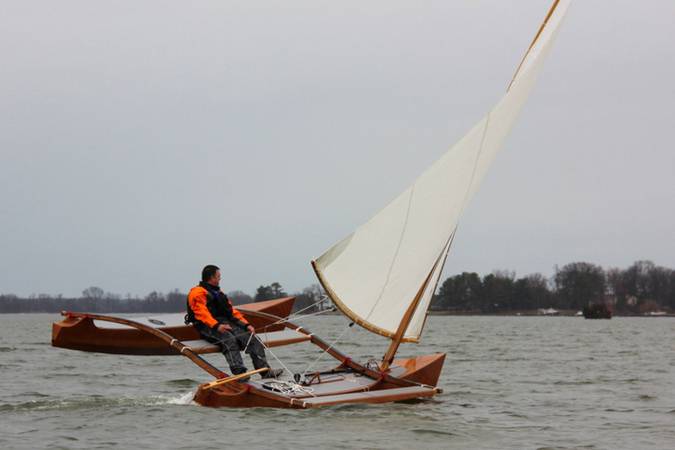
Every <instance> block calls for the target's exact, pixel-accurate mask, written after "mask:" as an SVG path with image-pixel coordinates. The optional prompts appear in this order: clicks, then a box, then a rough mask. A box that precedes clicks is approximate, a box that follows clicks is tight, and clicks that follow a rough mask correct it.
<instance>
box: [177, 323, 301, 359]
mask: <svg viewBox="0 0 675 450" xmlns="http://www.w3.org/2000/svg"><path fill="white" fill-rule="evenodd" d="M258 336H259V337H260V339H262V341H263V343H264V344H265V345H266V346H267V347H280V346H282V345H290V344H296V343H298V342H305V341H309V340H310V339H311V338H310V337H309V336H307V335H306V334H303V333H299V332H297V331H295V330H291V329H290V328H286V329H284V330H281V331H273V332H270V333H258ZM182 343H183V344H184V345H187V346H188V347H189V348H190V350H192V351H193V352H195V353H199V354H203V353H217V352H220V349H219V348H218V346H217V345H215V344H212V343H210V342H208V341H206V340H204V339H195V340H191V341H182Z"/></svg>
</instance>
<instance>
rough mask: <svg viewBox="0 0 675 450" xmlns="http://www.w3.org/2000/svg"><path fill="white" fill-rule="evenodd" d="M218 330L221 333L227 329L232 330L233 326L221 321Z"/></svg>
mask: <svg viewBox="0 0 675 450" xmlns="http://www.w3.org/2000/svg"><path fill="white" fill-rule="evenodd" d="M216 330H218V332H219V333H224V332H226V331H232V327H231V326H229V325H227V324H225V323H221V324H220V325H218V328H216Z"/></svg>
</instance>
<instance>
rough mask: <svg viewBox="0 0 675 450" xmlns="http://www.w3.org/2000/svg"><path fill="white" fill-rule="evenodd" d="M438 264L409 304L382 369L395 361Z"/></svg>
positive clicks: (385, 356)
mask: <svg viewBox="0 0 675 450" xmlns="http://www.w3.org/2000/svg"><path fill="white" fill-rule="evenodd" d="M436 264H438V261H436ZM436 264H434V267H432V268H431V272H429V275H427V278H426V279H425V280H424V283H422V286H421V287H420V288H419V290H418V291H417V294H415V298H414V299H413V301H412V303H410V306H408V309H407V310H406V312H405V314H403V319H401V323H400V324H399V325H398V329H397V330H396V333H395V334H394V337H393V338H392V340H391V344H390V345H389V348H388V349H387V353H385V354H384V357H383V358H382V364H381V365H380V369H381V370H382V371H385V370H388V369H389V366H390V365H391V363H392V362H393V361H394V356H396V351H397V350H398V347H399V346H400V345H401V341H402V340H403V335H404V334H405V331H406V330H407V329H408V325H410V321H411V320H412V318H413V315H415V311H416V310H417V306H418V305H419V304H420V300H421V299H422V295H424V290H425V289H426V288H427V285H428V284H429V281H430V280H431V276H432V275H433V273H434V270H435V269H436Z"/></svg>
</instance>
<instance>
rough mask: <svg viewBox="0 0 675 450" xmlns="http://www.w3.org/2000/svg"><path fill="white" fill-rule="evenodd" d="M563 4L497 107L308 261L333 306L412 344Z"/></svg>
mask: <svg viewBox="0 0 675 450" xmlns="http://www.w3.org/2000/svg"><path fill="white" fill-rule="evenodd" d="M569 3H570V0H557V1H555V2H554V3H553V6H552V7H551V9H550V10H549V13H548V15H547V16H546V19H545V21H544V23H543V24H542V26H541V28H540V29H539V31H538V33H537V35H536V36H535V39H534V41H533V42H532V45H531V46H530V48H529V49H528V51H527V53H526V55H525V57H524V59H523V61H522V62H521V64H520V66H519V68H518V70H517V71H516V74H515V76H514V78H513V80H512V82H511V85H510V86H509V89H508V91H507V92H506V94H505V95H504V97H503V98H502V99H501V101H500V102H499V103H497V105H496V106H495V107H494V108H493V109H492V110H491V111H490V112H489V113H488V114H487V115H486V116H485V117H483V119H482V120H480V121H479V122H478V123H477V124H476V125H475V126H474V127H473V128H471V130H470V131H469V132H468V133H467V134H466V135H465V136H464V137H463V138H462V139H461V140H460V141H459V142H457V143H456V144H455V145H454V146H453V147H452V148H450V150H449V151H448V152H447V153H445V154H444V155H443V156H442V157H441V158H440V159H439V160H438V161H436V162H435V163H434V164H433V165H432V166H431V167H429V168H428V169H427V170H426V172H424V173H423V174H422V175H421V176H420V177H419V178H417V180H415V182H414V183H413V185H412V186H410V187H409V188H408V189H406V190H405V191H404V192H403V193H402V194H401V195H399V196H398V197H397V198H396V199H394V200H393V201H392V202H391V203H390V204H389V205H387V206H386V207H385V208H384V209H383V210H381V211H380V212H379V213H377V214H376V215H375V216H374V217H373V218H371V219H370V220H369V221H368V222H367V223H365V224H363V225H362V226H360V227H359V228H358V229H357V230H356V231H354V233H352V234H351V235H350V236H348V237H347V238H345V239H343V240H342V241H340V242H339V243H337V244H335V245H334V246H332V247H331V248H330V249H328V250H327V251H326V252H325V253H324V254H323V255H321V256H320V257H319V258H317V259H316V261H313V266H314V269H315V271H316V273H317V276H318V277H319V280H320V282H321V284H322V285H323V286H324V288H325V289H326V291H327V293H328V294H329V296H330V297H331V298H332V300H333V301H334V302H335V304H336V306H337V307H338V308H339V309H340V310H341V311H342V312H343V313H344V314H345V315H347V316H348V317H349V318H351V319H352V320H353V321H355V322H356V323H358V324H359V325H361V326H363V327H365V328H366V329H368V330H370V331H372V332H375V333H378V334H381V335H383V336H388V337H394V335H395V333H396V331H397V329H398V328H399V326H400V324H401V323H402V320H403V318H404V316H405V315H406V311H408V310H409V308H410V307H411V304H413V303H414V302H417V304H416V305H413V308H414V314H413V316H412V319H411V320H410V322H409V324H408V325H407V328H406V329H405V333H404V335H403V340H404V341H412V342H417V341H418V340H419V337H420V335H421V333H422V328H423V327H424V321H425V317H426V313H427V309H428V307H429V303H430V302H431V298H432V296H433V293H434V291H435V289H436V285H437V283H438V279H439V277H440V275H441V272H442V269H443V264H444V262H445V257H446V255H447V253H448V251H449V249H450V246H451V244H452V238H453V236H454V232H455V229H456V228H457V223H458V221H459V218H460V215H461V214H462V211H463V209H464V207H465V206H466V204H467V201H468V200H469V199H470V198H471V196H472V195H473V193H474V192H475V191H476V189H477V188H478V186H479V185H480V182H481V180H482V179H483V176H484V175H485V172H486V171H487V169H488V167H489V166H490V163H491V162H492V160H493V159H494V157H495V155H496V153H497V151H498V150H499V148H500V147H501V146H502V143H503V142H504V139H505V138H506V136H507V134H508V133H509V131H510V130H511V127H512V126H513V123H514V121H515V120H516V117H517V116H518V113H519V112H520V109H521V107H522V106H523V103H524V102H525V100H526V99H527V96H528V94H529V92H530V90H531V89H532V86H533V85H534V83H535V80H536V78H537V74H538V73H539V70H540V68H541V66H542V62H543V60H544V59H545V56H546V54H547V53H548V51H549V48H550V46H551V42H552V41H553V38H554V35H555V34H556V31H557V29H558V27H559V25H560V22H561V20H562V18H563V16H564V15H565V12H566V10H567V8H568V6H569Z"/></svg>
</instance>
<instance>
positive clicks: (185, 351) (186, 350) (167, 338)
mask: <svg viewBox="0 0 675 450" xmlns="http://www.w3.org/2000/svg"><path fill="white" fill-rule="evenodd" d="M61 314H62V315H63V316H66V317H75V318H82V319H91V320H102V321H104V322H113V323H119V324H121V325H127V326H129V327H132V328H136V329H137V330H141V331H144V332H146V333H149V334H152V335H153V336H156V337H158V338H159V339H161V340H163V341H164V342H166V343H167V344H168V345H170V346H171V347H173V348H175V349H176V351H178V353H180V354H181V355H183V356H185V357H186V358H188V359H190V360H191V361H192V362H193V363H195V364H197V365H198V366H199V367H201V368H202V369H204V370H205V371H206V372H208V373H209V374H211V375H213V376H214V377H215V378H225V377H226V376H227V374H226V373H225V372H223V371H222V370H220V369H218V368H217V367H215V366H213V365H211V364H210V363H209V362H207V361H206V360H205V359H203V358H201V357H200V356H199V355H197V354H196V353H195V352H193V351H192V350H191V349H190V347H188V346H187V345H185V344H183V343H182V342H180V341H179V340H177V339H176V338H174V337H173V336H171V335H170V334H168V333H165V332H164V331H162V330H158V329H157V328H153V327H151V326H148V325H144V324H142V323H138V322H134V321H133V320H129V319H123V318H121V317H112V316H103V315H99V314H89V313H75V312H62V313H61Z"/></svg>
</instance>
